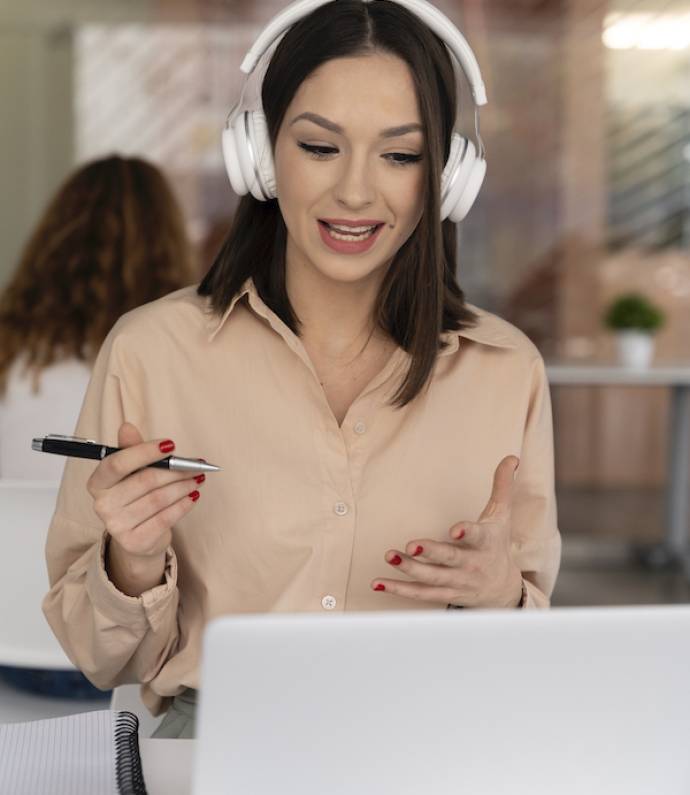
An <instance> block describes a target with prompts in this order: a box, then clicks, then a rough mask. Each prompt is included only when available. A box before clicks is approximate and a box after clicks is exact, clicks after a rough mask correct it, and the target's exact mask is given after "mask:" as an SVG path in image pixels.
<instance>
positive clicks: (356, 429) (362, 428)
mask: <svg viewBox="0 0 690 795" xmlns="http://www.w3.org/2000/svg"><path fill="white" fill-rule="evenodd" d="M366 429H367V426H366V425H365V424H364V423H363V422H358V423H357V424H356V425H355V427H354V428H353V430H354V432H355V433H364V431H366Z"/></svg>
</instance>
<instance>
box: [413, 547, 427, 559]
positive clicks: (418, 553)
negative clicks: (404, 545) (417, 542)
mask: <svg viewBox="0 0 690 795" xmlns="http://www.w3.org/2000/svg"><path fill="white" fill-rule="evenodd" d="M422 552H424V547H419V546H418V547H417V549H415V551H414V552H413V553H412V557H415V556H416V555H421V554H422Z"/></svg>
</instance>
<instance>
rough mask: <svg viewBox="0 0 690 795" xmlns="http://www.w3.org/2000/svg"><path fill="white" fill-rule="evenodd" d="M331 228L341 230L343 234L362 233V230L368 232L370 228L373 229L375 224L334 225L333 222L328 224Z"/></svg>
mask: <svg viewBox="0 0 690 795" xmlns="http://www.w3.org/2000/svg"><path fill="white" fill-rule="evenodd" d="M329 226H330V228H331V229H337V231H338V232H343V233H344V234H350V235H354V234H360V235H361V234H362V233H363V232H370V231H371V230H372V229H375V228H376V227H375V226H345V227H343V226H335V225H334V224H329Z"/></svg>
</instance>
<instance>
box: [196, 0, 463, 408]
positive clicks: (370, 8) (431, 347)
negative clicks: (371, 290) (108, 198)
mask: <svg viewBox="0 0 690 795" xmlns="http://www.w3.org/2000/svg"><path fill="white" fill-rule="evenodd" d="M374 52H388V53H392V54H394V55H396V56H398V57H399V58H401V59H402V60H403V61H405V62H406V63H407V65H408V66H409V68H410V72H411V74H412V77H413V79H414V83H415V89H416V93H417V99H418V102H419V108H420V113H421V117H422V122H423V125H424V131H425V144H424V147H425V148H424V153H423V158H424V162H425V163H426V185H425V203H424V211H423V215H422V218H421V220H420V222H419V224H418V225H417V227H416V229H415V231H414V232H413V233H412V235H410V237H409V238H408V239H407V240H406V241H405V243H404V244H403V245H402V246H401V247H400V249H399V251H398V252H397V254H396V256H395V258H394V260H393V262H392V263H391V266H390V268H389V270H388V272H387V273H386V277H385V279H384V281H383V283H382V285H381V288H380V290H379V295H378V297H377V301H376V306H375V310H374V311H375V317H376V320H377V323H378V324H379V326H380V327H381V328H382V329H383V330H384V331H385V332H387V333H388V334H389V335H390V336H391V337H392V338H393V339H394V340H395V341H396V342H397V344H398V345H400V346H401V347H402V348H403V349H404V350H406V351H407V352H408V353H409V354H410V356H411V364H410V368H409V370H408V372H407V374H406V377H405V380H404V382H403V383H402V384H401V386H400V388H399V389H398V391H397V393H396V395H395V396H394V398H393V400H392V404H393V405H397V406H399V407H402V406H404V405H406V404H407V403H409V402H410V401H411V400H413V399H414V398H415V397H416V395H417V394H418V393H419V392H420V390H421V389H423V388H424V387H425V385H426V386H428V383H429V381H430V375H431V372H432V370H433V367H434V364H435V361H436V356H437V353H438V350H439V346H440V345H441V342H440V340H439V335H440V333H441V332H442V331H447V330H454V331H455V330H460V329H462V328H465V327H467V326H471V325H475V323H476V320H477V318H476V316H475V314H474V313H473V312H471V311H470V310H469V309H468V308H467V307H466V306H465V300H464V295H463V292H462V290H461V289H460V287H459V286H458V284H457V281H456V278H455V270H456V245H457V239H456V229H455V224H454V223H453V222H451V221H449V220H445V221H443V222H441V220H440V185H441V172H442V170H443V164H444V163H445V162H446V160H447V158H448V154H449V151H450V140H451V134H452V131H453V127H454V124H455V116H456V108H457V87H456V77H455V73H454V70H453V64H452V62H451V59H450V56H449V54H448V51H447V49H446V46H445V45H444V44H443V42H442V41H441V40H440V39H439V38H438V37H437V36H436V34H435V33H433V31H431V30H430V29H429V28H428V27H427V26H426V25H425V24H424V23H423V22H422V21H421V20H420V19H419V18H418V17H417V16H415V15H414V14H412V13H411V12H410V11H408V10H407V9H405V8H404V7H402V6H400V5H398V4H396V3H395V2H389V0H379V1H378V2H376V3H366V2H362V1H361V0H335V2H331V3H327V4H325V5H323V6H320V7H318V8H317V9H316V10H314V11H312V13H310V14H309V15H308V16H306V17H304V18H302V19H301V20H299V21H298V22H297V23H295V24H294V25H293V26H292V28H290V29H289V30H288V32H287V33H286V34H285V36H284V37H283V39H282V40H281V42H280V43H279V44H278V46H277V47H276V50H275V52H274V54H273V56H272V58H271V61H270V63H269V65H268V68H267V70H266V74H265V77H264V79H263V83H262V88H261V100H262V106H263V111H264V114H265V116H266V121H267V125H268V133H269V137H270V141H271V145H272V147H273V149H275V143H276V139H277V137H278V131H279V129H280V125H281V123H282V121H283V117H284V115H285V112H286V110H287V107H288V105H289V104H290V102H291V101H292V98H293V97H294V95H295V93H296V92H297V89H298V88H299V86H300V85H301V83H302V82H303V81H304V80H305V78H307V77H308V76H309V74H310V73H311V72H313V71H314V70H315V69H317V68H318V67H319V66H320V65H321V64H323V63H325V62H326V61H329V60H331V59H333V58H344V57H352V56H356V55H368V54H371V53H374ZM286 239H287V234H286V228H285V223H284V221H283V218H282V215H281V213H280V209H279V207H278V202H277V201H276V200H275V199H273V200H271V201H268V202H259V201H257V200H256V199H255V198H254V197H253V196H252V195H251V194H247V195H246V196H243V197H242V198H241V200H240V203H239V206H238V209H237V212H236V214H235V217H234V219H233V224H232V227H231V229H230V233H229V234H228V237H227V239H226V241H225V243H224V245H223V248H222V249H221V251H220V252H219V254H218V256H217V257H216V260H215V262H214V263H213V265H212V267H211V268H210V270H209V271H208V273H207V274H206V276H205V277H204V279H203V280H202V281H201V283H200V284H199V287H198V293H199V295H208V296H211V305H212V307H213V310H214V311H215V312H217V313H219V314H221V313H222V312H224V311H225V309H226V308H227V307H228V305H229V304H230V302H231V301H232V298H233V297H234V296H235V295H236V294H237V292H238V291H239V289H240V288H241V286H242V284H243V283H244V281H245V280H246V279H247V278H249V277H252V278H253V279H254V283H255V285H256V287H257V291H258V293H259V295H260V296H261V298H262V300H263V301H264V302H265V303H266V304H267V305H268V306H269V307H270V308H271V309H272V310H273V311H274V312H275V313H276V314H277V315H278V316H279V317H280V318H281V320H283V322H284V323H285V324H286V325H287V326H288V327H289V328H290V329H291V330H292V331H293V333H295V334H298V333H299V332H298V328H299V325H300V321H299V320H298V318H297V317H296V315H295V313H294V311H293V309H292V306H291V305H290V301H289V298H288V295H287V290H286V287H285V244H286Z"/></svg>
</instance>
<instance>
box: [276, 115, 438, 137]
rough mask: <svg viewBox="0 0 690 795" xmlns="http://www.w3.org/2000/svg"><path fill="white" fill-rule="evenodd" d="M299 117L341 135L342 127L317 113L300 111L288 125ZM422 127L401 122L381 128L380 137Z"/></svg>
mask: <svg viewBox="0 0 690 795" xmlns="http://www.w3.org/2000/svg"><path fill="white" fill-rule="evenodd" d="M300 119H307V120H308V121H312V122H314V124H318V125H319V127H324V128H325V129H326V130H330V131H331V132H334V133H338V135H342V134H343V132H345V131H344V129H343V128H342V127H341V126H340V125H339V124H336V123H335V122H334V121H329V120H328V119H325V118H324V117H323V116H319V114H318V113H309V112H306V113H300V114H299V116H295V118H294V119H293V120H292V121H291V122H290V126H292V125H293V124H294V123H295V122H297V121H299V120H300ZM423 129H424V128H423V127H422V125H421V124H418V123H417V122H413V123H412V124H401V125H400V126H398V127H388V128H386V129H385V130H381V133H380V137H381V138H396V137H397V136H398V135H405V133H408V132H417V131H419V132H422V131H423Z"/></svg>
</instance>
